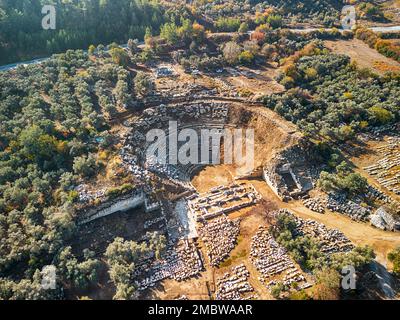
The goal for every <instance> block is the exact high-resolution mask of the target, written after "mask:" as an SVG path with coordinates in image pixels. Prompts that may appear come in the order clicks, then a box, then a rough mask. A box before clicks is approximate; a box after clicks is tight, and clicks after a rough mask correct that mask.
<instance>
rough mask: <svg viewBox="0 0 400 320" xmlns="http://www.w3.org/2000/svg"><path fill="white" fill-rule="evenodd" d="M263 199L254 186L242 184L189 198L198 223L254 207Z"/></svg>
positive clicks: (215, 189)
mask: <svg viewBox="0 0 400 320" xmlns="http://www.w3.org/2000/svg"><path fill="white" fill-rule="evenodd" d="M260 199H261V196H260V194H259V193H258V192H257V191H256V189H255V188H254V186H253V185H251V184H246V183H240V184H232V185H229V186H218V187H215V188H212V189H211V190H210V192H208V193H205V194H202V195H194V196H192V197H190V198H188V204H189V210H191V212H192V213H193V214H194V215H195V216H196V217H197V220H198V221H204V220H208V219H212V218H216V217H218V216H220V215H222V214H227V213H229V212H231V211H237V210H240V209H242V208H245V207H248V206H252V205H254V204H255V203H257V201H259V200H260Z"/></svg>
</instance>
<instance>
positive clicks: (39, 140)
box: [0, 51, 143, 299]
mask: <svg viewBox="0 0 400 320" xmlns="http://www.w3.org/2000/svg"><path fill="white" fill-rule="evenodd" d="M99 54H100V52H99ZM102 55H104V59H101V61H96V60H94V59H90V58H89V56H88V55H87V54H85V53H84V52H83V51H67V52H66V53H65V54H61V55H56V56H54V57H53V58H51V59H49V60H47V61H46V62H44V63H42V64H40V65H30V66H28V67H22V66H21V67H19V68H17V69H16V70H13V71H10V72H4V73H1V74H0V86H1V88H2V91H1V93H0V212H1V215H0V238H1V239H2V240H1V243H0V274H1V278H0V299H40V298H49V294H51V298H58V297H61V296H62V292H59V291H49V292H50V293H49V292H47V291H45V290H43V289H42V287H41V286H40V282H39V281H40V278H41V277H40V274H39V273H40V271H41V269H42V267H43V266H44V265H46V264H49V263H52V264H54V265H56V266H57V269H58V270H59V271H58V276H59V278H58V281H59V282H60V284H62V286H60V287H63V286H71V285H72V286H75V287H78V288H85V287H86V286H87V285H88V284H89V283H91V282H92V281H94V280H95V277H96V269H97V266H98V264H99V261H98V260H97V259H95V258H93V253H92V252H90V251H88V250H84V256H83V257H75V256H74V253H73V252H72V251H71V248H70V247H69V246H68V243H69V239H70V238H71V237H72V236H73V235H74V233H75V230H76V225H75V220H76V219H75V218H76V213H75V209H74V203H76V201H77V197H78V193H77V191H76V190H75V188H74V187H75V186H77V185H78V184H79V183H81V182H79V181H84V180H85V179H88V178H91V177H93V176H96V174H97V172H98V171H99V170H100V169H101V168H104V166H105V164H106V162H107V160H106V159H107V154H108V153H110V152H112V150H113V147H112V146H113V141H114V140H113V139H114V138H113V136H112V135H111V134H110V133H109V125H108V120H107V119H108V118H110V117H111V116H112V115H114V114H115V113H116V112H117V108H118V107H119V106H121V108H123V107H124V106H127V105H128V106H129V105H130V104H131V103H133V102H134V101H135V99H136V94H137V91H139V88H138V84H139V83H141V81H142V80H141V79H139V80H138V79H137V78H143V76H142V75H141V74H140V73H138V75H137V76H136V78H135V77H133V76H132V75H131V74H130V73H129V72H128V71H127V70H125V69H124V68H123V67H121V66H119V65H117V64H115V63H113V59H112V56H111V55H109V54H106V53H102ZM134 84H136V88H135V89H133V88H134ZM105 150H106V151H105ZM78 258H79V259H78Z"/></svg>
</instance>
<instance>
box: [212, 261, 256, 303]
mask: <svg viewBox="0 0 400 320" xmlns="http://www.w3.org/2000/svg"><path fill="white" fill-rule="evenodd" d="M249 277H250V272H249V271H248V270H247V269H246V266H245V265H244V264H240V265H238V266H236V267H233V268H232V269H231V272H230V273H225V274H224V275H223V276H222V278H219V279H217V281H216V286H217V291H216V293H215V299H216V300H247V299H254V298H256V296H255V295H254V294H252V295H250V296H249V295H247V296H245V294H246V293H249V292H253V291H254V288H253V287H252V286H251V285H250V283H249V282H248V279H249Z"/></svg>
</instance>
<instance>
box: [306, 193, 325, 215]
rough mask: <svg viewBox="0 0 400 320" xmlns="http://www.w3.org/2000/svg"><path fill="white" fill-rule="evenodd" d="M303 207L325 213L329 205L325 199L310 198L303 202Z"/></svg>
mask: <svg viewBox="0 0 400 320" xmlns="http://www.w3.org/2000/svg"><path fill="white" fill-rule="evenodd" d="M303 205H304V206H305V207H306V208H308V209H310V210H312V211H315V212H318V213H324V212H325V208H326V205H327V200H326V198H323V197H315V198H308V199H305V200H303Z"/></svg>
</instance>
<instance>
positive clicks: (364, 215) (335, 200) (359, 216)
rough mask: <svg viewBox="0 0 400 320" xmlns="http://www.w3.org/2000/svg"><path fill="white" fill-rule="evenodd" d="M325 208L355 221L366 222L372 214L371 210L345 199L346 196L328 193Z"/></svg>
mask: <svg viewBox="0 0 400 320" xmlns="http://www.w3.org/2000/svg"><path fill="white" fill-rule="evenodd" d="M326 207H327V208H328V209H329V210H332V211H335V212H339V213H342V214H344V215H347V216H349V217H350V218H351V219H353V220H356V221H367V220H368V219H369V215H370V214H371V213H372V211H371V208H369V207H363V206H361V205H360V204H358V203H356V202H354V201H351V200H349V199H347V195H346V194H343V193H329V194H328V199H327V205H326Z"/></svg>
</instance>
